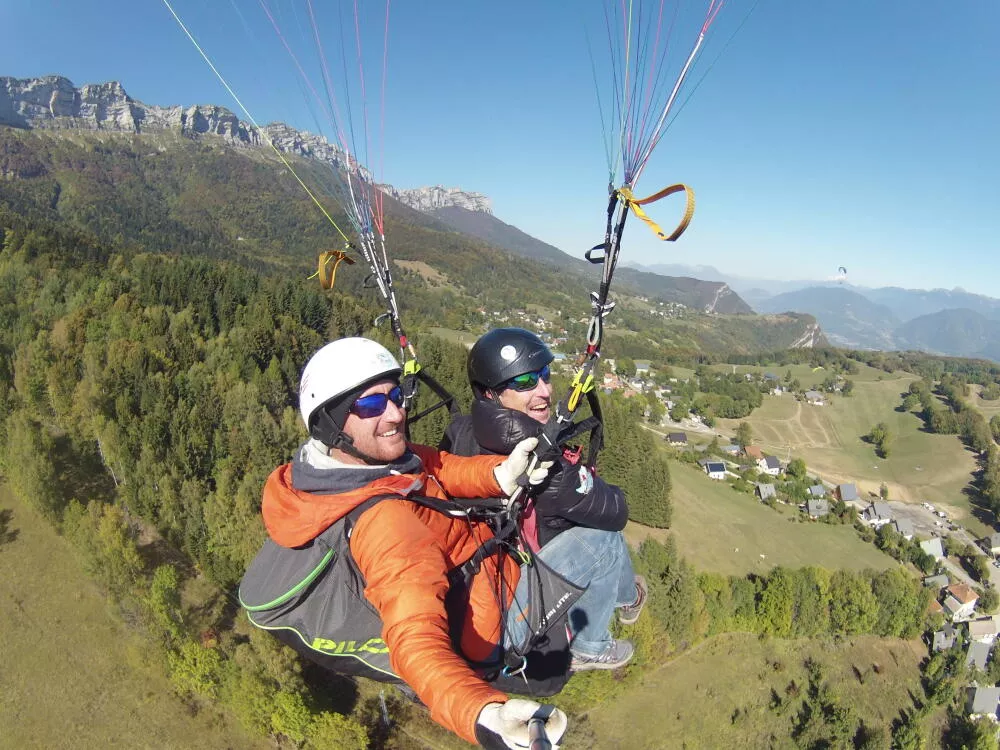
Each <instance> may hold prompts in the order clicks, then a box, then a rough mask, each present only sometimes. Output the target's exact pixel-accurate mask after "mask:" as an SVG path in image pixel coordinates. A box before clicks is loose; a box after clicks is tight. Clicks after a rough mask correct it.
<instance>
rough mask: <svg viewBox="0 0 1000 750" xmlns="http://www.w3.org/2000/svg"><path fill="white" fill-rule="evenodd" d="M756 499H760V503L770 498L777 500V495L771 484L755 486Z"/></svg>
mask: <svg viewBox="0 0 1000 750" xmlns="http://www.w3.org/2000/svg"><path fill="white" fill-rule="evenodd" d="M757 497H759V498H760V499H761V502H763V501H764V500H768V499H771V498H775V499H777V497H778V493H777V492H775V490H774V485H773V484H758V485H757Z"/></svg>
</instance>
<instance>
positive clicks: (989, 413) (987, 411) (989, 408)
mask: <svg viewBox="0 0 1000 750" xmlns="http://www.w3.org/2000/svg"><path fill="white" fill-rule="evenodd" d="M982 391H983V387H982V386H981V385H973V386H972V395H971V396H970V397H969V402H970V403H971V404H972V405H973V406H974V407H975V408H976V409H979V411H981V412H982V413H983V416H984V417H986V419H987V421H989V419H990V418H991V417H994V416H996V415H997V414H1000V399H998V400H996V401H984V400H983V399H982V398H980V394H981V393H982Z"/></svg>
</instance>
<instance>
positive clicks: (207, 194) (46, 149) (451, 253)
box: [0, 127, 814, 359]
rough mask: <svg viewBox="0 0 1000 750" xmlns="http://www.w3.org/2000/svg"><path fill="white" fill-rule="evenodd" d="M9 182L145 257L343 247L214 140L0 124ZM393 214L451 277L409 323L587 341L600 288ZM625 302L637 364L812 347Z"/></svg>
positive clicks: (416, 296) (424, 260)
mask: <svg viewBox="0 0 1000 750" xmlns="http://www.w3.org/2000/svg"><path fill="white" fill-rule="evenodd" d="M292 158H293V160H294V163H295V164H296V168H297V169H298V170H299V171H300V174H302V175H303V176H304V178H305V179H307V180H309V181H310V182H311V184H314V185H317V184H318V185H327V186H328V187H335V186H334V185H331V181H332V180H334V179H336V178H335V175H334V174H332V173H331V172H330V169H329V167H328V166H327V165H325V164H323V163H321V162H318V161H316V160H310V159H306V158H303V157H292ZM0 175H3V176H5V177H7V178H8V179H3V180H0V203H3V204H6V205H7V206H8V207H9V208H10V209H11V210H13V211H14V212H16V213H18V214H21V215H23V216H26V217H37V218H39V219H42V220H44V221H49V222H58V223H60V224H62V225H64V226H76V227H79V228H81V229H83V230H85V231H87V232H92V233H94V234H95V235H96V236H97V237H98V238H100V239H101V240H102V241H104V242H109V243H112V244H114V245H115V246H119V247H122V248H125V247H130V248H132V249H133V250H136V251H143V250H145V251H152V252H171V253H173V252H181V253H186V254H194V255H204V256H208V257H214V258H229V259H235V260H239V261H240V262H241V263H244V264H247V265H249V266H251V267H253V268H257V269H264V268H269V269H273V270H282V271H283V272H286V273H290V274H292V275H293V276H295V277H298V278H302V279H304V278H305V277H306V276H308V275H309V274H310V273H312V272H313V271H314V270H315V266H314V263H315V258H316V255H317V254H318V253H319V252H320V251H322V250H324V249H328V248H329V247H331V246H339V245H340V244H341V240H339V238H337V237H336V233H335V232H333V231H331V227H330V226H329V224H327V223H326V221H325V220H324V219H323V217H322V216H321V215H320V214H319V212H317V211H316V208H315V206H313V205H312V203H311V202H310V201H309V200H308V199H307V198H306V197H305V196H304V195H303V194H302V192H301V188H300V187H299V186H298V185H297V183H296V182H295V180H294V179H293V178H292V177H291V175H289V174H288V173H287V171H286V170H285V169H284V168H283V166H282V165H281V164H280V163H279V162H278V161H277V159H276V158H274V157H273V155H270V154H269V153H268V152H265V151H263V150H260V149H251V148H246V147H245V146H239V147H237V146H233V145H232V144H231V143H230V142H229V141H228V140H227V139H225V138H221V137H218V136H212V135H205V136H185V135H182V134H180V133H174V132H172V131H160V132H154V133H150V134H145V135H143V134H125V133H103V132H100V131H97V132H94V131H88V130H48V131H32V130H23V129H12V128H2V127H0ZM328 205H329V206H330V208H331V213H332V215H333V217H334V219H335V220H336V221H338V223H340V224H341V226H345V227H346V226H348V224H347V223H346V221H345V220H344V217H343V215H342V214H341V212H339V211H337V210H336V208H335V207H334V206H335V204H334V203H333V202H332V201H330V202H329V203H328ZM385 211H386V234H387V236H388V237H389V239H390V252H391V254H392V256H393V257H394V258H395V259H396V260H398V261H402V262H406V261H412V262H413V263H417V264H426V267H429V268H430V269H433V271H434V273H435V274H438V275H439V277H440V279H443V281H442V282H441V283H442V284H443V286H435V285H434V284H431V283H430V282H428V283H420V282H418V281H417V279H419V278H420V274H419V273H418V272H416V271H407V272H405V273H403V274H400V278H399V279H398V282H399V283H398V284H397V293H398V294H399V295H400V298H401V300H400V301H401V304H402V305H403V308H404V309H405V310H406V311H407V314H408V317H409V319H410V320H411V326H412V325H445V326H447V327H453V328H458V327H462V326H463V325H467V322H466V321H470V320H474V319H475V318H476V317H477V315H479V314H478V313H477V311H478V310H479V309H482V308H484V307H486V308H489V309H493V310H503V309H507V308H509V307H510V306H511V304H512V302H516V303H517V304H518V305H519V306H520V307H521V308H522V309H523V308H525V307H526V306H528V305H539V306H543V307H545V308H547V309H550V310H561V311H563V315H564V317H565V318H567V320H565V322H564V325H566V326H568V328H569V329H570V335H572V336H576V337H577V340H579V341H581V343H582V337H583V334H584V328H583V327H584V323H583V322H581V321H585V319H586V317H587V316H588V315H589V314H590V311H589V303H588V293H589V290H590V289H592V288H593V284H592V281H591V280H590V279H589V278H588V277H585V276H583V275H572V274H566V273H563V272H561V271H560V269H559V268H557V267H556V266H554V265H550V264H547V263H542V262H531V261H525V260H524V259H523V258H515V257H513V256H511V255H510V254H508V253H506V252H503V251H500V250H497V249H495V247H494V246H493V245H491V244H487V243H485V242H483V241H482V240H480V239H477V238H474V237H470V236H468V235H466V234H462V233H459V232H456V231H455V230H453V229H452V228H450V227H448V226H446V225H445V224H443V223H442V222H441V221H440V220H439V219H437V218H435V217H433V216H430V215H428V214H424V213H422V212H420V211H416V210H413V209H411V208H409V207H407V206H405V205H403V204H402V203H399V202H397V201H395V200H393V199H392V198H391V197H386V200H385ZM484 215H485V214H484ZM411 267H412V266H411ZM419 267H424V266H419ZM364 277H365V274H364V272H363V271H362V270H361V268H360V267H358V266H355V267H354V268H350V269H347V270H342V271H341V272H340V273H339V274H338V288H340V289H344V290H348V291H354V292H360V290H361V282H362V281H363V279H364ZM656 278H660V277H656ZM407 279H414V282H413V283H410V282H408V281H407ZM716 291H718V290H717V289H716ZM615 294H616V298H618V299H619V300H620V301H621V302H622V303H623V304H622V310H623V312H622V313H621V314H618V313H616V315H615V316H614V317H613V319H611V320H609V330H621V331H623V332H624V331H626V330H627V331H631V332H632V333H636V334H639V336H638V337H637V338H636V339H635V340H634V341H633V342H632V344H634V343H635V342H638V346H639V349H638V350H637V351H634V350H633V346H632V345H631V344H630V346H629V347H628V351H627V352H622V353H630V356H633V357H644V358H654V359H656V358H662V357H664V356H665V355H666V353H667V352H666V347H669V346H671V344H669V343H665V342H671V341H677V342H678V344H677V345H678V346H680V347H682V348H683V349H684V350H686V351H687V350H691V351H694V352H698V351H703V352H709V353H715V354H721V353H723V352H725V351H729V349H728V348H726V349H721V348H720V346H725V347H729V346H730V345H735V346H736V350H737V351H738V352H740V353H751V352H754V351H760V350H762V349H773V348H787V347H790V346H793V345H795V343H796V342H797V341H804V340H805V339H809V338H811V334H810V330H811V328H810V326H811V325H813V324H814V321H813V320H812V319H803V318H789V317H786V316H776V317H771V316H751V315H747V316H739V317H741V318H745V320H743V321H741V322H740V323H739V324H738V327H739V328H740V330H741V334H740V336H738V337H737V336H733V335H732V334H731V330H732V325H731V323H730V322H729V321H727V320H720V319H719V316H715V315H711V316H708V315H699V314H697V313H695V312H694V311H690V310H688V311H687V312H683V314H680V315H671V316H665V315H659V314H657V315H653V314H648V313H647V314H644V315H640V314H635V315H626V314H625V312H624V310H625V308H626V307H627V303H628V301H629V295H628V293H627V288H626V287H624V286H622V287H620V288H619V287H616V292H615ZM641 304H645V303H641ZM480 319H481V318H480ZM609 351H610V352H612V354H613V353H614V349H613V348H610V349H609Z"/></svg>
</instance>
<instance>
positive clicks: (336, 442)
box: [309, 409, 388, 466]
mask: <svg viewBox="0 0 1000 750" xmlns="http://www.w3.org/2000/svg"><path fill="white" fill-rule="evenodd" d="M341 418H343V417H341ZM309 433H310V434H311V435H312V436H313V437H314V438H316V439H317V440H319V441H320V442H321V443H323V445H325V446H327V448H330V449H333V450H338V451H343V452H344V453H346V454H347V455H349V456H354V457H355V458H357V459H359V460H361V461H364V462H365V463H366V464H368V465H369V466H382V465H383V464H386V463H388V462H387V461H382V460H380V459H377V458H375V457H373V456H369V455H368V454H367V453H364V452H363V451H360V450H358V449H357V448H355V447H354V440H352V439H351V436H350V435H348V434H347V433H345V432H344V430H343V429H342V428H341V427H340V425H338V424H337V420H336V419H334V417H333V416H332V415H331V414H330V412H329V411H327V410H326V409H320V410H319V412H318V414H317V417H316V422H315V424H313V426H312V429H310V430H309Z"/></svg>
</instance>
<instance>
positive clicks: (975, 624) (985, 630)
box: [969, 617, 998, 643]
mask: <svg viewBox="0 0 1000 750" xmlns="http://www.w3.org/2000/svg"><path fill="white" fill-rule="evenodd" d="M997 632H998V631H997V619H996V618H995V617H980V618H979V619H978V620H969V640H970V641H979V642H980V643H993V641H995V640H996V639H997Z"/></svg>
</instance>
